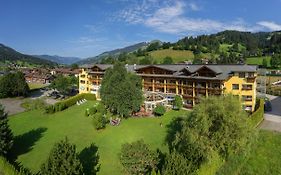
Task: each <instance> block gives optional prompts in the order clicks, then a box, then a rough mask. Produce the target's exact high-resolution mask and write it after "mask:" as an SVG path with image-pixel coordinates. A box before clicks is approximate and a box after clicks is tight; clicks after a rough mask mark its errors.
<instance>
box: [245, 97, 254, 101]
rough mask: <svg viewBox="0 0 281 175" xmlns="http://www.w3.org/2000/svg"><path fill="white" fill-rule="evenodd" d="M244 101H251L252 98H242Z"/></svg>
mask: <svg viewBox="0 0 281 175" xmlns="http://www.w3.org/2000/svg"><path fill="white" fill-rule="evenodd" d="M243 100H244V101H252V100H253V99H252V98H243Z"/></svg>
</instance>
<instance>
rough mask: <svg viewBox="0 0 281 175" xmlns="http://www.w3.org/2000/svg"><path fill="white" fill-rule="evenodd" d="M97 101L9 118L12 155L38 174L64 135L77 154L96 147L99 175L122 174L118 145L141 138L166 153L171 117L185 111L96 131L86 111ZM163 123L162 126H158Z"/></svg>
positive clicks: (134, 119)
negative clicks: (60, 109) (48, 112)
mask: <svg viewBox="0 0 281 175" xmlns="http://www.w3.org/2000/svg"><path fill="white" fill-rule="evenodd" d="M95 103H96V102H87V103H85V104H83V105H82V106H76V105H75V106H73V107H71V108H69V109H67V110H65V111H62V112H58V113H55V114H51V115H46V114H43V113H42V111H29V112H24V113H21V114H18V115H15V116H11V117H10V121H9V124H10V126H11V128H12V130H13V132H14V134H15V135H16V141H15V147H14V149H13V152H14V154H15V156H16V155H17V156H18V158H17V160H18V161H19V162H21V163H22V164H23V165H24V166H26V167H28V168H30V169H31V170H32V171H33V172H37V171H38V169H39V168H40V165H41V164H42V163H43V162H44V161H45V160H46V158H47V156H48V154H49V151H50V149H51V148H52V146H53V144H54V143H55V142H57V141H59V140H61V139H63V138H64V137H65V136H67V137H68V138H69V140H70V141H71V142H72V143H74V144H76V146H77V150H78V152H80V151H82V150H83V149H84V148H85V147H89V146H90V145H91V143H94V144H96V146H98V149H99V150H98V152H99V154H100V164H101V169H100V174H105V175H108V174H122V167H121V165H120V163H119V160H118V153H119V151H120V149H121V145H122V144H123V143H126V142H132V141H135V140H138V139H144V141H145V143H147V144H149V145H150V146H151V148H152V149H156V148H159V149H161V150H162V151H167V146H166V145H165V144H164V138H165V135H166V127H165V125H166V124H168V123H169V122H170V121H171V120H172V118H173V117H175V116H180V115H182V114H184V113H187V112H186V111H178V112H175V111H169V112H167V113H166V114H165V116H163V117H161V118H130V119H127V120H123V121H122V122H121V124H120V126H115V127H113V126H109V125H108V126H107V128H106V129H105V130H101V131H96V130H95V129H94V127H93V126H92V120H91V118H90V117H85V116H84V112H85V109H86V108H88V107H90V106H92V105H94V104H95ZM161 122H162V123H163V125H164V126H163V127H161V126H160V123H161Z"/></svg>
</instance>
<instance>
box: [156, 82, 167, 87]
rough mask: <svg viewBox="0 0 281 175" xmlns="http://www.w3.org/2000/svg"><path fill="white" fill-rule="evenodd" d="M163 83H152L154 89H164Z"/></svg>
mask: <svg viewBox="0 0 281 175" xmlns="http://www.w3.org/2000/svg"><path fill="white" fill-rule="evenodd" d="M164 86H165V84H164V83H154V87H164Z"/></svg>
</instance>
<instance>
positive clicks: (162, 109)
mask: <svg viewBox="0 0 281 175" xmlns="http://www.w3.org/2000/svg"><path fill="white" fill-rule="evenodd" d="M165 112H166V108H165V106H163V105H157V106H156V108H154V110H153V113H154V115H157V116H162V115H164V114H165Z"/></svg>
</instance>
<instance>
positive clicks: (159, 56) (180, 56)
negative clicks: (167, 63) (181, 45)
mask: <svg viewBox="0 0 281 175" xmlns="http://www.w3.org/2000/svg"><path fill="white" fill-rule="evenodd" d="M150 55H151V56H152V58H153V59H154V60H157V62H158V63H161V62H163V59H164V58H165V57H167V56H168V57H171V58H172V59H173V60H174V62H175V63H178V62H181V61H189V60H192V59H193V58H194V55H193V53H192V51H189V50H173V49H163V50H156V51H153V52H150Z"/></svg>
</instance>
